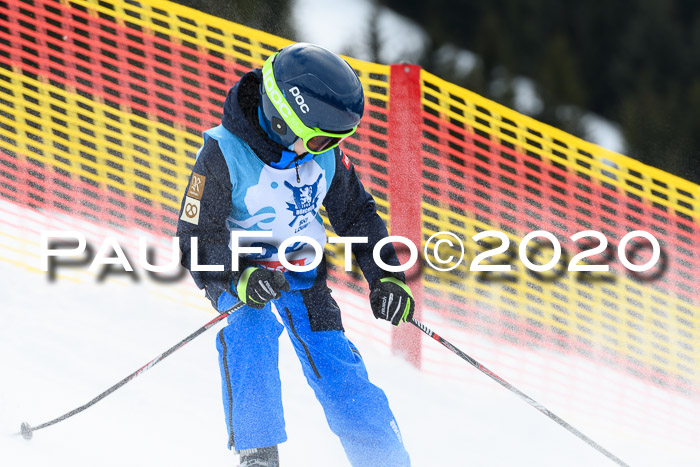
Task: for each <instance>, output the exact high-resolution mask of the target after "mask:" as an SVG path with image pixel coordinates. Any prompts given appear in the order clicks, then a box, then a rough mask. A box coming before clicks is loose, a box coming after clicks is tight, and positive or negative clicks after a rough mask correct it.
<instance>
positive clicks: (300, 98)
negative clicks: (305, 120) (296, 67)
mask: <svg viewBox="0 0 700 467" xmlns="http://www.w3.org/2000/svg"><path fill="white" fill-rule="evenodd" d="M289 92H290V93H292V96H294V101H296V103H297V105H298V106H299V110H301V111H302V113H308V112H309V106H308V105H306V104H305V103H304V96H302V95H301V91H299V88H298V87H296V86H294V87H293V88H291V89H290V90H289Z"/></svg>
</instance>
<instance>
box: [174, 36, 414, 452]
mask: <svg viewBox="0 0 700 467" xmlns="http://www.w3.org/2000/svg"><path fill="white" fill-rule="evenodd" d="M363 110H364V94H363V91H362V85H361V83H360V80H359V79H358V77H357V75H356V74H355V72H354V70H353V69H352V68H351V67H350V65H349V64H348V63H347V62H346V61H344V60H343V59H341V58H340V57H338V56H337V55H335V54H334V53H332V52H330V51H328V50H326V49H324V48H322V47H318V46H315V45H312V44H304V43H298V44H294V45H290V46H288V47H285V48H283V49H281V50H280V51H279V52H277V53H275V54H273V55H272V56H271V57H270V58H269V59H268V60H267V61H266V62H265V65H264V66H263V68H262V69H255V70H252V71H251V72H249V73H247V74H245V75H244V76H243V77H242V78H241V79H240V81H239V82H238V83H237V84H236V85H234V86H233V87H232V88H231V90H230V91H229V93H228V96H227V98H226V102H225V104H224V109H223V118H222V124H221V125H219V126H217V127H215V128H212V129H210V130H207V131H205V132H204V144H203V146H202V148H201V149H200V150H199V152H198V154H197V160H196V163H195V165H194V169H193V171H192V175H191V178H190V181H189V184H188V187H187V191H186V193H185V197H184V199H183V202H182V209H181V215H180V221H179V222H178V236H179V237H180V247H181V250H182V264H183V266H185V267H186V268H188V269H191V274H192V277H193V278H194V281H195V282H196V284H197V286H199V287H200V288H203V289H205V291H206V296H207V297H208V298H209V299H210V300H211V302H212V304H213V305H214V307H216V308H217V310H220V311H224V310H227V309H230V308H231V307H232V306H233V305H234V304H236V303H237V302H238V301H239V300H240V301H242V302H244V303H245V305H246V306H244V307H242V308H241V309H240V310H238V311H236V312H234V313H233V314H232V315H231V316H230V317H229V318H228V325H227V326H226V327H225V328H223V329H222V330H221V332H219V334H218V336H217V348H218V351H219V355H220V365H221V376H222V389H223V400H224V410H225V414H226V423H227V426H228V433H229V448H233V449H235V450H236V451H237V452H238V453H239V454H240V455H241V465H242V466H277V465H279V460H278V453H277V445H278V444H279V443H282V442H284V441H285V440H286V439H287V436H286V433H285V428H284V417H283V411H282V398H281V386H280V377H279V370H278V338H279V336H280V334H281V333H282V331H283V330H284V328H286V329H287V332H288V334H289V337H290V338H291V341H292V344H293V346H294V349H295V351H296V353H297V356H298V357H299V360H300V361H301V364H302V367H303V371H304V374H305V376H306V379H307V381H308V383H309V385H310V386H311V387H312V388H313V390H314V392H315V394H316V397H317V399H318V401H319V402H320V403H321V405H322V407H323V410H324V412H325V415H326V419H327V421H328V425H329V426H330V428H331V430H332V431H333V432H334V433H335V434H336V435H337V436H338V437H339V438H340V441H341V443H342V445H343V448H344V449H345V452H346V454H347V457H348V459H349V460H350V462H351V463H352V465H354V466H407V465H410V461H409V457H408V453H407V452H406V450H405V449H404V446H403V442H402V439H401V434H400V432H399V428H398V425H397V424H396V421H395V419H394V416H393V414H392V412H391V410H390V408H389V404H388V401H387V398H386V396H385V395H384V392H383V391H382V390H381V389H379V388H378V387H376V386H374V385H373V384H372V383H371V382H370V381H369V379H368V376H367V371H366V369H365V366H364V363H363V361H362V358H361V357H360V354H359V352H358V351H357V349H356V348H355V346H354V345H353V344H352V342H350V341H349V340H348V338H347V337H346V336H345V334H344V332H343V326H342V322H341V315H340V309H339V307H338V305H337V304H336V302H335V300H334V299H333V297H332V296H331V291H330V289H329V288H328V287H327V286H326V261H325V258H323V259H322V260H321V262H320V264H319V265H318V266H317V267H316V268H314V269H312V270H310V271H306V272H295V271H292V270H285V269H284V268H283V267H282V266H281V263H280V261H279V256H278V247H279V245H280V243H281V242H282V241H283V240H285V239H286V238H289V237H293V236H306V237H310V238H312V239H314V240H316V241H317V242H318V243H319V244H320V245H321V246H323V245H324V244H325V242H326V235H325V228H324V226H323V223H322V220H321V216H320V214H319V210H320V208H321V206H324V207H325V209H326V212H327V214H328V219H329V220H330V223H331V225H332V227H333V229H334V230H335V232H336V234H338V235H339V236H342V237H367V242H366V243H360V244H354V245H353V247H352V249H353V253H354V254H355V258H356V260H357V262H358V264H359V266H360V268H361V270H362V272H363V274H364V276H365V278H366V279H367V281H368V283H369V284H370V304H371V307H372V311H373V313H374V315H375V317H377V318H382V319H385V320H388V321H391V323H392V324H394V325H398V324H399V323H401V322H403V321H406V320H408V319H410V318H411V316H412V314H413V307H414V301H413V297H412V295H411V291H410V290H409V288H408V287H407V286H406V285H405V283H404V276H403V274H396V273H393V274H391V273H387V272H386V271H384V270H383V269H382V268H380V267H379V266H378V265H377V264H375V262H374V260H373V257H372V251H373V248H374V246H375V245H376V243H377V242H378V241H379V240H381V239H382V238H384V237H386V236H387V230H386V227H385V225H384V223H383V221H382V220H381V219H380V217H379V216H378V215H377V213H376V210H375V203H374V200H373V198H372V196H371V195H370V194H368V193H367V192H366V191H365V189H364V188H363V186H362V184H361V183H360V181H359V179H358V178H357V175H356V174H355V171H354V167H353V166H352V164H351V162H350V160H349V159H348V157H347V156H345V155H344V154H343V152H342V151H341V149H340V148H339V147H338V144H339V143H340V142H341V141H342V140H343V139H344V138H345V137H347V136H350V135H351V134H352V133H353V132H355V130H356V129H357V126H358V124H359V123H360V119H361V117H362V113H363ZM244 235H245V236H244ZM251 235H255V236H251ZM193 237H196V238H197V240H196V243H195V244H196V250H195V248H193V247H192V241H193ZM232 242H240V245H241V247H250V248H257V251H256V252H253V253H250V252H247V253H245V254H241V255H239V256H235V257H233V258H232V256H233V255H232V250H231V245H232ZM195 254H196V258H192V256H194V255H195ZM314 257H315V254H314V250H313V248H311V247H310V245H309V244H305V243H295V244H292V246H291V247H290V248H289V249H287V250H286V258H287V260H288V261H290V263H292V264H294V265H299V266H303V265H309V264H310V263H311V262H312V261H313V260H314ZM382 257H383V259H384V261H385V262H386V263H387V264H391V265H398V264H399V262H398V259H397V257H396V254H395V251H394V249H393V247H391V245H390V244H389V245H388V246H386V247H385V248H384V249H383V250H382ZM193 259H194V260H196V264H198V265H200V266H199V267H192V266H191V265H192V260H193ZM236 261H237V262H238V264H235V263H236ZM201 265H224V267H223V270H212V269H213V268H206V267H202V266H201ZM204 269H206V270H204ZM272 304H274V310H275V311H276V312H277V313H278V315H279V318H280V319H281V321H282V323H283V325H284V326H282V325H281V324H280V323H279V321H278V319H277V317H276V316H275V315H274V313H273V309H272V307H271V305H272Z"/></svg>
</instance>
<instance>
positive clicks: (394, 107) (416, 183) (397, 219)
mask: <svg viewBox="0 0 700 467" xmlns="http://www.w3.org/2000/svg"><path fill="white" fill-rule="evenodd" d="M420 71H421V68H420V67H419V66H418V65H406V64H398V65H392V66H391V78H390V82H389V85H390V87H389V143H388V146H389V147H388V161H387V162H388V166H389V169H388V171H389V173H388V176H389V177H388V178H389V203H390V221H389V229H390V233H391V235H401V236H403V237H406V238H407V239H409V240H410V241H411V242H413V244H414V245H416V248H417V249H418V252H419V260H418V261H417V262H416V265H415V266H413V267H412V268H411V269H409V270H408V271H406V278H407V283H408V286H409V287H410V288H411V291H412V292H413V296H414V298H415V299H416V311H415V315H414V318H415V319H418V320H420V318H421V310H422V308H423V284H422V274H421V271H420V258H421V257H422V254H421V237H422V234H421V189H422V181H421V180H422V170H421V167H422V165H423V161H422V157H421V134H422V133H421V123H422V118H421V108H422V106H421V81H420ZM395 246H396V247H397V249H398V253H399V260H400V261H401V263H402V264H405V262H406V261H407V260H408V258H409V252H408V249H407V248H405V247H403V246H401V245H400V244H395ZM421 338H422V335H421V332H420V330H419V329H417V328H416V327H414V326H407V325H406V324H402V325H401V326H399V327H398V328H396V329H394V331H393V334H392V339H391V342H392V345H391V346H392V350H393V351H394V352H395V353H399V354H402V355H403V356H404V358H406V360H408V361H409V362H411V363H412V364H413V365H415V366H416V367H418V368H420V365H421Z"/></svg>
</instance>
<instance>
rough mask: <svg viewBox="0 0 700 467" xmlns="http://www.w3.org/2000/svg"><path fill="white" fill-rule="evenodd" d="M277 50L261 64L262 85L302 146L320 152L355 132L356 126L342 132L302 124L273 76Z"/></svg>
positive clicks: (315, 152) (310, 150) (331, 147)
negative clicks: (273, 64)
mask: <svg viewBox="0 0 700 467" xmlns="http://www.w3.org/2000/svg"><path fill="white" fill-rule="evenodd" d="M278 53H279V52H275V53H274V54H273V55H271V56H270V58H268V59H267V61H265V64H264V65H263V69H262V74H263V86H265V92H266V93H267V97H268V98H269V99H270V102H272V105H274V106H275V109H277V112H279V114H280V115H281V116H282V118H283V119H284V121H285V123H286V124H287V126H288V127H289V128H290V129H291V130H292V132H294V134H295V135H297V136H298V137H299V138H301V139H302V141H304V147H305V148H306V150H307V151H309V152H310V153H311V154H321V153H322V152H325V151H328V150H329V149H333V148H334V147H336V146H337V145H339V144H340V142H341V141H343V140H344V139H345V138H347V137H348V136H350V135H351V134H353V133H355V131H356V130H357V126H355V127H354V128H352V129H350V130H349V131H346V132H344V133H331V132H329V131H324V130H321V129H320V128H312V127H308V126H306V125H304V122H302V121H301V119H300V118H299V117H298V116H297V114H296V113H294V111H293V110H292V107H291V106H290V105H289V102H287V99H286V98H285V97H284V93H282V91H280V89H279V87H278V86H277V82H276V81H275V76H274V74H273V72H272V63H273V62H274V59H275V57H276V56H277V54H278Z"/></svg>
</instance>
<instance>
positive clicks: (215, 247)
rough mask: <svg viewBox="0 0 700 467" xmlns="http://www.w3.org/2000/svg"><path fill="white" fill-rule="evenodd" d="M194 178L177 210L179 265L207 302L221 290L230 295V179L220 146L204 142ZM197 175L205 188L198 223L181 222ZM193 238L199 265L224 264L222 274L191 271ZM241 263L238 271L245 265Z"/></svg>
mask: <svg viewBox="0 0 700 467" xmlns="http://www.w3.org/2000/svg"><path fill="white" fill-rule="evenodd" d="M192 172H193V175H192V176H190V181H189V183H188V184H187V190H186V191H185V195H184V196H183V201H182V206H181V207H180V218H179V220H178V223H177V235H178V237H179V238H180V251H181V252H182V258H181V264H182V265H183V266H184V267H185V268H187V269H190V273H191V274H192V278H193V279H194V281H195V283H196V284H197V286H198V287H199V288H200V289H202V288H206V289H207V295H208V296H209V298H210V299H212V300H214V301H215V299H217V298H218V296H219V295H220V294H221V292H222V291H224V290H227V291H229V292H230V287H231V285H230V284H231V279H232V277H233V276H232V274H233V272H232V271H231V249H230V248H229V241H230V236H231V234H230V232H229V230H228V228H227V227H226V219H227V218H228V216H229V215H230V213H231V206H232V202H231V190H232V185H231V180H230V176H229V168H228V166H227V164H226V160H225V159H224V156H223V154H222V153H221V149H219V144H218V143H217V142H216V141H215V140H214V139H209V140H207V141H206V142H205V144H204V147H203V148H202V150H201V152H200V153H199V156H198V158H197V161H196V162H195V164H194V168H193V170H192ZM194 174H197V175H199V176H201V177H205V178H204V188H203V190H202V192H201V195H200V196H201V199H200V206H199V220H198V222H197V223H192V222H189V221H187V220H183V216H182V210H183V209H184V208H185V205H186V199H187V193H188V192H189V190H190V185H191V184H192V177H193V176H194ZM192 237H197V238H198V255H197V261H198V264H200V265H204V264H217V265H223V266H224V270H223V271H192V270H191V264H192V263H191V261H192ZM246 265H247V264H246V262H245V261H243V260H241V262H240V263H239V269H240V270H242V269H243V268H245V266H246Z"/></svg>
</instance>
